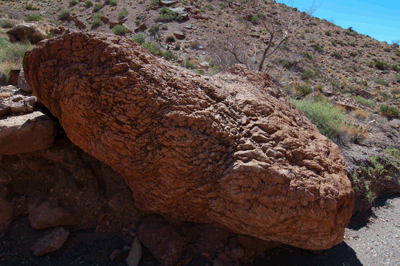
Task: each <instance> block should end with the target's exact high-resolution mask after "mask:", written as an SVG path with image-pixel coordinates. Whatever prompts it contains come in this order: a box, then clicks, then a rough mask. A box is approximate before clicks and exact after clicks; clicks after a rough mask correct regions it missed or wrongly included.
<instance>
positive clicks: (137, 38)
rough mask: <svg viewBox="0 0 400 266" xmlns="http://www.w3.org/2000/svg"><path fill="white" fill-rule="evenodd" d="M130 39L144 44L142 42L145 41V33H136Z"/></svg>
mask: <svg viewBox="0 0 400 266" xmlns="http://www.w3.org/2000/svg"><path fill="white" fill-rule="evenodd" d="M132 40H133V41H134V42H137V43H140V44H144V42H145V41H146V35H145V34H144V33H139V34H136V35H135V36H133V38H132Z"/></svg>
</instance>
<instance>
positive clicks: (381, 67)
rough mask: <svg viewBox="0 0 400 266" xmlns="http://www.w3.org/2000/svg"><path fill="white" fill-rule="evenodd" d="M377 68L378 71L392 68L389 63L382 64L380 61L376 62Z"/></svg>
mask: <svg viewBox="0 0 400 266" xmlns="http://www.w3.org/2000/svg"><path fill="white" fill-rule="evenodd" d="M374 65H375V67H376V68H377V69H379V70H386V69H389V68H390V66H389V64H388V63H385V62H381V61H379V60H375V64H374Z"/></svg>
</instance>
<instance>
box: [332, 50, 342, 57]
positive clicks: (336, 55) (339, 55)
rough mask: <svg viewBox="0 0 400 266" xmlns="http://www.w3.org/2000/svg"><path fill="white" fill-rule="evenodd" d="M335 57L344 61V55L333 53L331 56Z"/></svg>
mask: <svg viewBox="0 0 400 266" xmlns="http://www.w3.org/2000/svg"><path fill="white" fill-rule="evenodd" d="M331 55H332V56H333V57H335V58H336V59H343V55H342V54H341V53H340V52H336V51H335V52H333V53H332V54H331Z"/></svg>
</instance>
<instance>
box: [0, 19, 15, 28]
mask: <svg viewBox="0 0 400 266" xmlns="http://www.w3.org/2000/svg"><path fill="white" fill-rule="evenodd" d="M14 26H15V23H14V22H13V21H11V20H8V19H2V20H0V27H1V28H2V29H10V28H12V27H14Z"/></svg>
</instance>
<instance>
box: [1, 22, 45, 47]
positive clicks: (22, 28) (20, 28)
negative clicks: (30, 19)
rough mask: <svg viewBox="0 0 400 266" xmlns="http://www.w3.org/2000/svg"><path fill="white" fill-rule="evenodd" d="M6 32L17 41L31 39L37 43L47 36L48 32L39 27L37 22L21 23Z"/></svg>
mask: <svg viewBox="0 0 400 266" xmlns="http://www.w3.org/2000/svg"><path fill="white" fill-rule="evenodd" d="M6 33H7V34H8V35H9V36H11V37H12V39H14V40H16V41H29V42H31V43H32V44H37V43H38V42H40V41H42V40H44V39H46V38H47V34H46V32H44V30H42V29H41V28H39V26H38V25H37V24H36V23H23V24H20V25H17V26H15V27H13V28H12V29H10V30H8V31H7V32H6Z"/></svg>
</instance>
